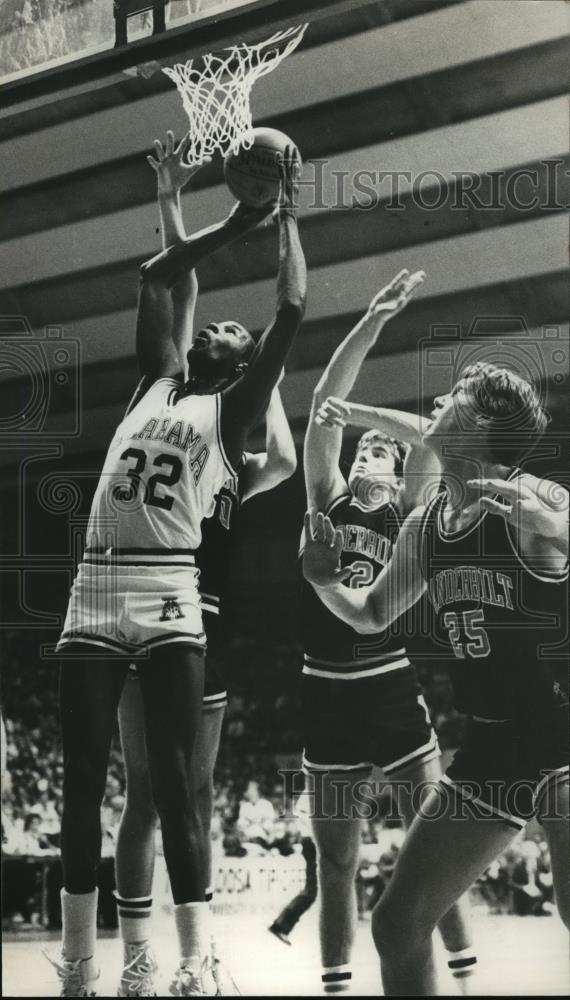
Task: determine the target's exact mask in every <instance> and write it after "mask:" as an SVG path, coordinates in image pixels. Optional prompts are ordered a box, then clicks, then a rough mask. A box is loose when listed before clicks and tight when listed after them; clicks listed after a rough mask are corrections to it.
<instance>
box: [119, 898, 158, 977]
mask: <svg viewBox="0 0 570 1000" xmlns="http://www.w3.org/2000/svg"><path fill="white" fill-rule="evenodd" d="M115 899H116V900H117V911H118V914H119V927H120V929H121V937H122V939H123V957H124V960H125V965H128V963H129V962H131V961H132V959H133V958H134V957H135V955H136V954H137V953H138V952H139V951H140V949H141V948H143V947H144V946H145V945H148V943H149V933H150V917H151V910H152V896H137V897H132V898H130V899H129V898H127V897H125V896H119V893H118V892H116V893H115Z"/></svg>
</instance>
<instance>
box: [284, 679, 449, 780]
mask: <svg viewBox="0 0 570 1000" xmlns="http://www.w3.org/2000/svg"><path fill="white" fill-rule="evenodd" d="M302 701H303V726H304V747H305V750H304V755H303V766H304V768H305V769H306V770H307V771H315V772H322V771H329V772H338V773H341V774H346V773H347V772H354V773H356V772H358V774H359V775H361V774H367V773H370V772H371V770H372V768H373V767H374V766H377V767H381V768H382V770H383V771H384V773H385V774H386V776H387V777H389V776H394V775H396V774H400V773H404V772H405V771H407V770H409V769H411V768H413V767H417V766H418V765H419V764H422V763H427V762H428V761H429V760H433V759H434V758H435V757H439V755H440V750H439V746H438V743H437V739H436V735H435V732H434V730H433V728H432V725H431V722H430V719H429V715H428V711H427V708H426V704H425V702H424V699H423V697H422V694H421V688H420V686H419V684H418V682H417V680H416V673H415V670H414V669H413V667H410V666H408V667H405V668H403V669H401V670H397V671H394V672H393V673H390V674H387V675H382V676H376V677H370V678H359V679H358V680H356V681H354V680H350V681H349V680H332V679H329V678H323V677H314V676H307V675H306V674H305V675H303V679H302Z"/></svg>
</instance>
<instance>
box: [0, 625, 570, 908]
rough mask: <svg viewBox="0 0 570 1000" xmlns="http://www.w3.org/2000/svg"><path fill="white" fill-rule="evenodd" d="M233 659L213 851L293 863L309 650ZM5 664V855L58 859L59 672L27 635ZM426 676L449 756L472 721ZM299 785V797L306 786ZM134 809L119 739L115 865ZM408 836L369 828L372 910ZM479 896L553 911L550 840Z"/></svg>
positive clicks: (105, 822) (110, 783)
mask: <svg viewBox="0 0 570 1000" xmlns="http://www.w3.org/2000/svg"><path fill="white" fill-rule="evenodd" d="M230 658H231V664H228V666H229V669H230V670H231V674H230V684H229V687H230V690H231V692H232V693H231V696H230V700H229V705H228V709H227V712H226V719H225V729H224V736H223V739H222V747H221V751H220V755H219V760H218V766H217V770H216V779H215V789H214V814H213V823H212V838H213V841H214V850H215V852H218V853H220V854H221V853H223V854H225V855H226V856H231V857H238V858H240V857H245V856H246V855H250V856H258V855H260V854H267V853H269V854H279V855H282V856H284V857H286V856H288V855H290V854H292V853H293V852H296V851H299V850H300V846H299V845H300V841H301V837H302V835H303V830H302V828H301V824H300V821H299V819H298V818H296V817H294V816H293V815H292V813H291V811H290V805H291V803H290V796H289V793H288V788H289V785H288V784H287V782H286V780H285V778H284V773H283V772H285V771H289V772H290V773H291V771H293V770H295V769H297V768H298V766H299V757H300V754H299V750H300V747H301V733H300V728H299V720H300V698H299V687H300V685H299V664H300V662H301V658H300V651H299V649H298V648H297V647H295V646H293V645H287V644H283V645H278V646H276V645H275V644H271V645H269V644H267V645H266V644H264V643H262V642H259V641H253V640H246V639H242V640H239V641H236V642H235V643H234V644H233V646H232V648H231V655H230ZM2 663H3V667H2V672H3V707H2V710H3V715H4V719H5V725H6V751H7V767H8V770H7V774H6V776H5V780H4V782H3V789H2V853H3V856H4V858H8V859H9V858H15V857H21V858H29V859H31V858H37V859H38V862H39V861H41V860H45V859H46V858H48V859H49V858H50V857H53V858H54V859H55V858H57V857H58V854H59V850H58V849H59V835H60V817H61V806H62V780H63V768H62V760H61V746H60V737H59V723H58V712H57V667H56V665H55V663H53V662H50V661H46V660H43V661H38V657H37V641H33V640H31V639H22V637H21V636H20V635H17V634H14V635H13V636H10V635H9V636H8V637H7V640H6V641H5V642H4V649H3V652H2ZM421 680H422V683H423V685H424V691H425V695H426V699H427V701H428V704H429V707H430V711H431V714H432V718H433V720H434V723H435V726H436V729H437V732H438V736H439V739H440V743H441V745H442V749H444V751H445V750H449V749H450V748H453V747H454V746H456V745H457V741H458V739H459V735H460V731H461V726H462V724H463V719H462V717H461V716H459V715H458V714H457V713H456V712H455V711H454V710H453V709H452V707H451V692H450V687H449V681H448V679H447V676H446V675H445V674H444V673H442V672H441V670H433V669H428V668H424V670H423V674H422V677H421ZM286 785H287V787H286ZM295 787H296V788H297V789H299V790H300V787H301V786H300V784H299V782H297V783H296V785H295ZM123 803H124V773H123V766H122V758H121V753H120V746H119V742H118V738H117V739H116V740H115V742H114V745H113V749H112V754H111V761H110V766H109V772H108V780H107V786H106V791H105V798H104V802H103V807H102V828H103V857H104V858H107V859H112V857H113V855H114V847H115V841H116V836H117V830H118V824H119V820H120V816H121V810H122V807H123ZM531 829H532V828H531ZM535 829H536V830H538V829H539V828H538V827H536V828H535ZM402 838H403V831H402V828H401V826H400V824H399V823H398V821H397V820H393V819H392V818H391V816H390V817H387V816H386V815H382V809H380V811H379V815H378V816H377V817H376V818H375V819H373V820H371V821H370V822H369V823H367V824H364V827H363V837H362V856H361V864H360V872H359V878H358V898H359V908H360V911H361V913H364V912H366V911H367V910H368V909H369V908H370V907H371V906H372V905H373V904H374V902H375V901H376V899H378V898H379V896H380V895H381V893H382V891H383V889H384V887H385V885H386V883H387V881H388V880H389V878H390V876H391V872H392V870H393V867H394V864H395V862H396V858H397V854H398V850H399V847H400V844H401V841H402ZM111 868H112V864H111ZM478 890H479V893H480V896H481V899H482V900H484V901H485V902H486V904H487V905H488V907H489V908H490V909H491V910H492V911H502V910H509V911H514V912H518V913H521V914H523V913H537V914H538V913H548V912H550V911H551V909H552V876H551V871H550V861H549V857H548V850H547V847H546V844H545V842H544V840H543V839H542V837H541V835H540V833H532V834H530V835H527V837H526V838H525V837H519V838H517V841H515V842H514V843H513V845H512V846H511V847H510V848H509V850H508V851H507V852H506V853H505V854H504V855H503V856H502V857H501V858H500V859H498V861H496V862H494V863H493V864H492V865H491V866H490V868H489V869H488V870H487V872H486V873H485V875H484V876H483V877H482V878H481V879H480V881H479V884H478ZM26 922H27V921H26Z"/></svg>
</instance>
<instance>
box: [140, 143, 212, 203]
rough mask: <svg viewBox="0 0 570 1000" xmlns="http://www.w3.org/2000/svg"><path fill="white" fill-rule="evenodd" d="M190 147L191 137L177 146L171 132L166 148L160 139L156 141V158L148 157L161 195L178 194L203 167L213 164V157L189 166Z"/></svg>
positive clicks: (165, 144)
mask: <svg viewBox="0 0 570 1000" xmlns="http://www.w3.org/2000/svg"><path fill="white" fill-rule="evenodd" d="M189 146H190V136H189V135H185V136H184V138H183V139H181V140H180V142H179V143H178V145H175V139H174V133H173V132H171V131H168V132H167V133H166V142H165V143H164V146H163V144H162V143H161V141H160V139H155V140H154V156H147V163H149V164H150V166H151V167H152V169H153V170H154V172H155V174H156V177H157V184H158V193H159V194H165V195H171V194H178V192H179V191H181V190H182V188H183V187H185V186H186V184H187V183H188V181H189V180H190V179H191V178H192V177H193V176H194V174H195V173H197V171H198V170H200V168H201V167H203V166H204V165H205V164H206V163H211V162H212V157H211V156H207V157H205V158H204V159H203V160H202V161H201V162H200V163H193V164H189V163H188V162H187V160H186V154H187V152H188V149H189Z"/></svg>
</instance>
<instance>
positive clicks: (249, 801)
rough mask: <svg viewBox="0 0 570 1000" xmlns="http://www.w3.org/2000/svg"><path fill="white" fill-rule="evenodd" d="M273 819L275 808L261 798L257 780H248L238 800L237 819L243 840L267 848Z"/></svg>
mask: <svg viewBox="0 0 570 1000" xmlns="http://www.w3.org/2000/svg"><path fill="white" fill-rule="evenodd" d="M274 821H275V810H274V808H273V806H272V804H271V802H269V800H268V799H264V798H262V796H261V793H260V791H259V783H258V782H257V781H249V782H248V784H247V788H246V790H245V792H244V794H243V798H242V800H241V802H240V807H239V816H238V821H237V826H238V830H239V832H240V833H241V835H242V838H243V840H244V841H246V842H247V843H250V844H259V846H260V847H264V848H268V847H269V843H270V838H271V836H272V832H273V824H274Z"/></svg>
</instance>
